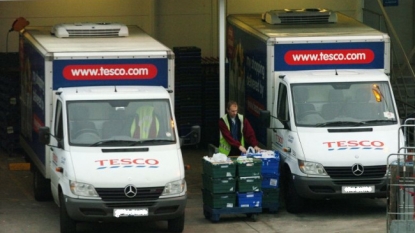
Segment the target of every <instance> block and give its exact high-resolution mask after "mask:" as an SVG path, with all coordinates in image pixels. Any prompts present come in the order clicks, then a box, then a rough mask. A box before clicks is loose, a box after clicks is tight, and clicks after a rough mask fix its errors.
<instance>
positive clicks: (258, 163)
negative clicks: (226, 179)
mask: <svg viewBox="0 0 415 233" xmlns="http://www.w3.org/2000/svg"><path fill="white" fill-rule="evenodd" d="M235 163H236V175H237V176H239V177H245V176H259V175H261V167H262V160H261V159H252V160H250V161H247V162H243V161H242V162H238V161H235Z"/></svg>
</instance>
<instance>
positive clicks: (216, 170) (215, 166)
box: [202, 159, 236, 178]
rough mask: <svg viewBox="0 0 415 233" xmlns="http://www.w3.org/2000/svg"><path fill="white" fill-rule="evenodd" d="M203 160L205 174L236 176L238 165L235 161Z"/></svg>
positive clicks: (216, 176)
mask: <svg viewBox="0 0 415 233" xmlns="http://www.w3.org/2000/svg"><path fill="white" fill-rule="evenodd" d="M202 160H203V174H205V175H207V176H210V177H213V178H223V177H235V176H236V165H235V163H234V162H233V161H231V162H230V163H211V162H209V161H206V160H205V159H202Z"/></svg>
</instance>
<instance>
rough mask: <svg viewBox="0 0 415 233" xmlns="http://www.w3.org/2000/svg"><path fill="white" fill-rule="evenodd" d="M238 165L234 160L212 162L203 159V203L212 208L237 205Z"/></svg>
mask: <svg viewBox="0 0 415 233" xmlns="http://www.w3.org/2000/svg"><path fill="white" fill-rule="evenodd" d="M235 176H236V166H235V163H234V162H233V161H229V162H211V161H208V160H206V159H203V174H202V181H203V188H202V195H203V204H204V205H206V206H208V207H210V208H211V209H223V208H233V207H235V206H236V192H235V191H236V177H235Z"/></svg>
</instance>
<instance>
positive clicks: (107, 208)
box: [65, 195, 187, 222]
mask: <svg viewBox="0 0 415 233" xmlns="http://www.w3.org/2000/svg"><path fill="white" fill-rule="evenodd" d="M65 200H66V208H67V211H68V215H69V216H70V217H71V218H72V219H73V220H76V221H83V222H137V221H157V220H169V219H175V218H177V217H180V216H182V215H183V213H184V210H185V208H186V202H187V195H184V196H180V197H173V198H165V199H161V198H159V199H158V200H156V201H154V204H153V205H151V206H148V205H140V203H139V202H138V203H137V202H135V203H129V204H127V203H124V204H123V205H122V207H111V206H112V205H117V204H115V203H110V202H103V201H102V200H90V199H78V198H71V197H67V196H65ZM118 204H119V203H118ZM116 208H122V209H132V208H146V209H148V216H134V217H131V216H129V217H114V209H116Z"/></svg>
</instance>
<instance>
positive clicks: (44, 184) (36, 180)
mask: <svg viewBox="0 0 415 233" xmlns="http://www.w3.org/2000/svg"><path fill="white" fill-rule="evenodd" d="M31 165H33V164H31ZM33 194H34V197H35V200H36V201H50V200H52V191H51V190H50V180H49V179H46V178H45V177H43V175H42V173H41V172H40V171H39V170H38V169H37V168H35V169H33Z"/></svg>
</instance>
